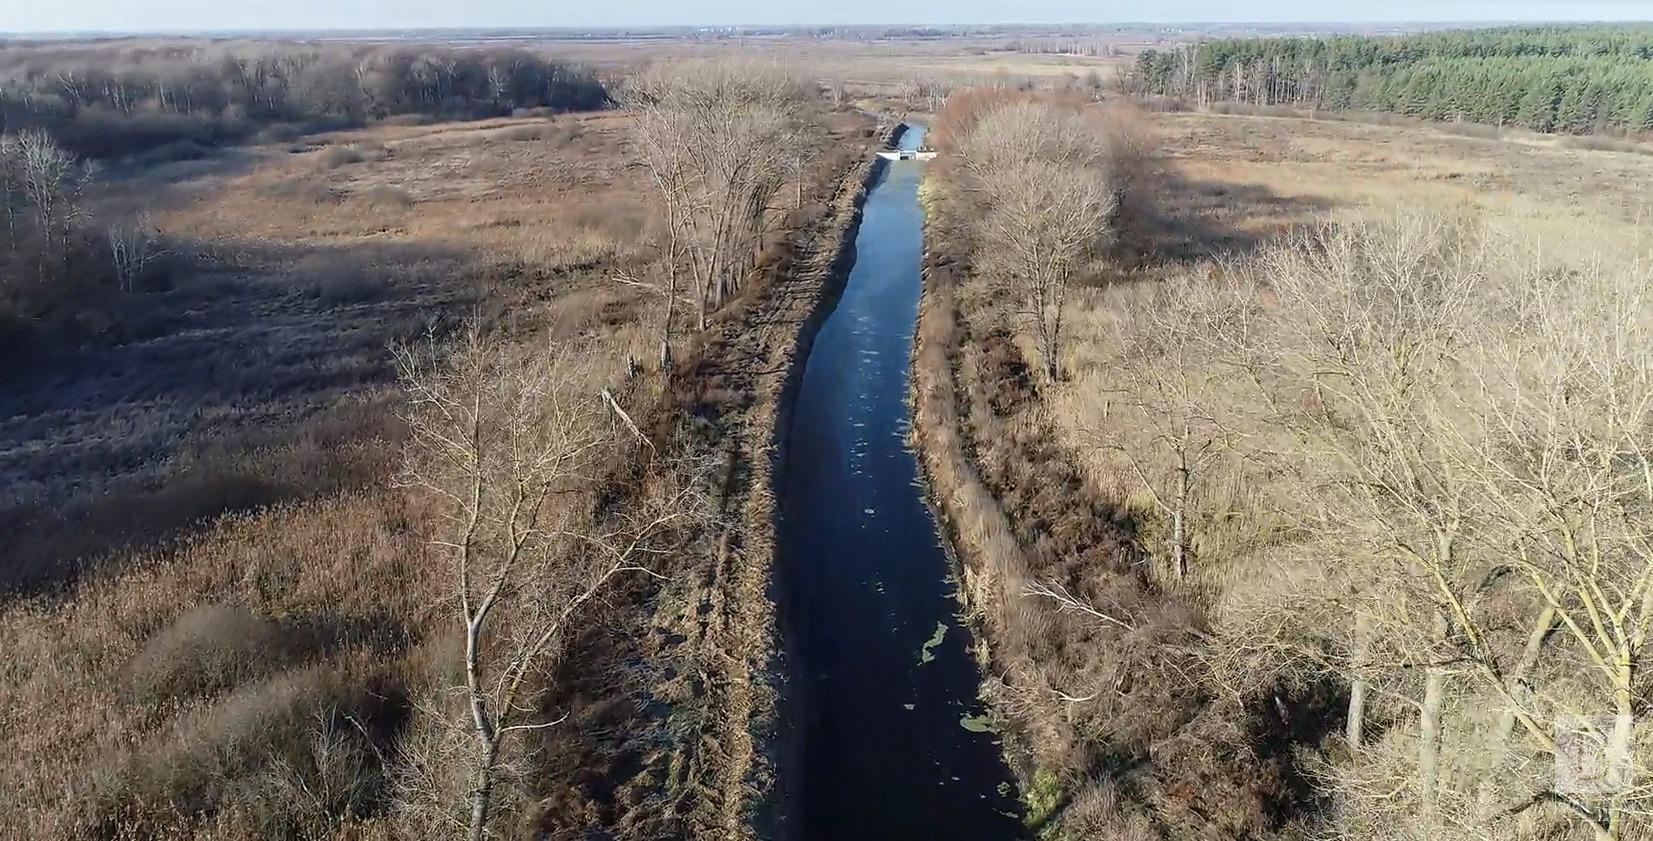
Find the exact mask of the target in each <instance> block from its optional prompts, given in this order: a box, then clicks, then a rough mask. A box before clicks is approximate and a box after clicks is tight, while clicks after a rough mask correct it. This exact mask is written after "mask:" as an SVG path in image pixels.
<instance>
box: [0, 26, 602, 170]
mask: <svg viewBox="0 0 1653 841" xmlns="http://www.w3.org/2000/svg"><path fill="white" fill-rule="evenodd" d="M606 101H607V94H606V92H605V91H604V89H603V85H602V83H601V82H600V81H599V80H598V79H597V77H596V76H595V75H594V74H592V73H591V72H590V71H589V70H586V69H584V68H581V67H578V66H575V65H571V64H567V63H564V62H561V61H556V60H552V59H546V58H543V57H540V56H536V55H533V54H531V53H528V52H526V51H523V50H490V51H461V50H450V49H443V48H439V47H433V46H415V47H399V48H382V47H361V46H347V45H342V44H341V45H335V46H310V45H293V46H286V45H255V44H248V45H244V46H227V45H215V44H202V45H159V46H151V47H133V46H126V47H106V48H98V47H96V46H93V47H87V46H86V45H63V46H61V47H51V46H33V47H29V46H13V47H10V48H5V49H0V131H4V132H15V131H18V130H21V129H27V128H45V129H47V130H49V131H51V132H52V133H53V134H54V135H55V136H57V138H58V139H59V141H60V142H61V143H63V144H64V145H65V146H67V147H69V148H70V149H73V150H74V151H76V152H78V153H80V154H82V155H87V156H91V157H112V156H118V155H128V154H134V153H140V152H144V151H146V150H153V149H155V148H156V147H160V146H165V145H169V144H171V145H174V146H176V145H189V144H196V145H201V144H205V145H210V144H213V143H218V142H223V141H226V140H235V139H239V138H241V137H244V136H247V135H250V134H252V133H253V132H255V131H257V130H259V129H261V128H268V127H270V126H273V125H276V124H283V123H286V124H299V125H300V126H301V127H302V126H304V125H305V124H309V125H311V126H315V125H326V124H328V123H338V124H341V125H342V124H348V123H356V122H362V121H365V120H370V119H381V118H384V117H389V116H393V115H398V114H429V115H434V116H442V117H482V116H490V115H495V114H505V113H510V112H511V111H512V110H513V109H517V108H550V109H556V110H575V109H586V108H595V107H600V106H602V105H603V104H604V103H605V102H606ZM174 151H180V150H177V149H176V148H175V149H174ZM181 151H182V152H183V153H187V149H185V150H181ZM180 156H181V155H180Z"/></svg>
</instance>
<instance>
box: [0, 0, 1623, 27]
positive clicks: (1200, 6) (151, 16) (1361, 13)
mask: <svg viewBox="0 0 1653 841" xmlns="http://www.w3.org/2000/svg"><path fill="white" fill-rule="evenodd" d="M1648 19H1653V0H1388V2H1385V0H1150V1H1149V2H1144V0H1090V2H1084V1H1083V0H1019V1H1018V0H896V1H895V2H878V0H832V2H791V3H789V2H785V0H0V32H46V31H57V32H61V31H111V30H113V31H144V32H153V31H162V32H175V31H201V30H223V29H338V28H374V29H379V28H415V27H448V26H459V27H470V26H476V27H482V26H524V27H526V26H646V25H677V24H690V25H693V24H707V25H718V24H743V23H745V24H780V23H804V24H819V23H1016V22H1021V23H1052V22H1083V23H1110V22H1120V21H1130V22H1142V21H1156V22H1157V21H1163V22H1190V21H1259V22H1262V21H1276V22H1277V21H1351V22H1353V21H1360V22H1370V21H1482V20H1648Z"/></svg>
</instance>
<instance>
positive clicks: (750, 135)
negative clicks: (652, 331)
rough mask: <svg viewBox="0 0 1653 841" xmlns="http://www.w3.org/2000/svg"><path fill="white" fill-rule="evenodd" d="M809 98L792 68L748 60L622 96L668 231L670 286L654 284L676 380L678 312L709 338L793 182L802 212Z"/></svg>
mask: <svg viewBox="0 0 1653 841" xmlns="http://www.w3.org/2000/svg"><path fill="white" fill-rule="evenodd" d="M805 96H806V93H805V88H804V86H803V85H802V84H801V83H800V81H799V79H798V77H797V76H795V75H794V74H793V73H792V72H791V71H790V70H789V69H788V68H787V67H785V66H783V65H778V64H774V63H763V62H756V61H747V60H740V59H721V60H713V61H700V62H683V63H673V64H671V65H669V66H668V65H664V64H662V65H656V66H653V67H651V68H648V69H645V70H644V71H642V72H640V73H639V74H638V75H637V76H636V77H635V78H634V79H632V80H631V81H630V83H629V84H628V86H627V88H626V90H625V91H624V92H623V94H622V97H621V99H622V102H623V103H624V104H625V105H626V107H628V108H630V109H631V110H632V111H633V112H634V113H635V115H636V121H637V128H636V131H635V134H634V135H633V147H634V150H635V154H636V157H637V159H638V160H639V161H640V162H641V163H642V164H643V166H644V167H645V168H646V169H647V171H648V174H649V179H650V181H651V183H652V184H653V186H654V188H655V190H656V191H657V192H658V194H659V199H660V208H661V214H662V217H663V218H662V221H663V223H664V227H665V231H666V242H665V253H664V254H663V255H661V260H660V270H661V274H662V277H661V278H659V279H658V281H657V282H655V283H651V284H650V285H652V286H654V287H655V289H656V291H657V292H658V293H659V295H660V296H661V298H662V300H663V301H664V303H665V312H664V315H663V316H662V318H661V322H660V323H661V338H660V360H661V369H662V371H669V370H670V363H671V345H672V336H673V332H672V331H673V329H674V325H675V323H676V321H677V320H678V318H679V315H678V312H677V307H678V305H679V303H686V304H687V305H688V307H689V311H690V313H691V314H692V317H693V320H694V326H695V329H697V330H705V329H706V324H707V319H708V318H710V316H711V314H712V313H713V312H714V311H716V310H717V309H718V308H719V307H720V306H722V305H723V303H724V302H725V301H726V300H728V299H729V298H730V297H731V296H732V295H734V294H736V293H737V292H739V291H740V288H741V287H742V285H743V284H744V282H745V280H746V277H747V274H748V273H749V272H750V271H751V270H752V268H753V266H754V264H755V261H756V258H757V255H758V252H759V251H760V249H761V247H762V244H763V238H764V235H765V234H766V233H767V232H769V231H770V230H771V229H772V226H774V225H775V224H776V222H777V212H778V208H777V207H775V205H774V201H775V199H776V196H777V195H778V194H779V193H780V191H781V189H782V187H783V186H784V185H785V183H786V180H787V178H788V176H789V175H790V176H793V177H796V178H797V179H798V190H799V200H798V203H799V204H801V203H802V190H803V186H802V182H803V179H804V177H805V174H804V170H805V168H806V167H807V166H808V164H809V162H810V156H808V155H805V154H802V153H801V152H800V149H801V148H802V147H803V146H804V145H805V144H807V143H808V142H810V141H809V138H808V137H807V136H806V133H805V131H804V127H805V119H806V111H805V109H804V107H803V104H804V102H805Z"/></svg>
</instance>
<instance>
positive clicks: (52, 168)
mask: <svg viewBox="0 0 1653 841" xmlns="http://www.w3.org/2000/svg"><path fill="white" fill-rule="evenodd" d="M17 148H18V154H19V156H20V158H21V162H22V179H21V180H22V186H23V192H24V195H25V196H26V197H27V199H28V202H29V205H30V206H31V207H33V208H34V214H35V229H36V232H37V234H38V236H40V238H41V240H42V242H43V243H44V244H45V246H46V247H45V248H43V249H42V250H41V260H42V262H41V266H40V269H41V273H42V274H45V268H46V267H45V262H44V261H45V259H46V257H47V254H48V253H49V252H50V251H52V250H53V249H56V250H57V252H58V262H59V276H60V277H61V276H64V275H66V274H67V273H68V260H69V240H70V235H71V234H72V232H73V230H74V226H75V225H76V224H79V223H81V222H83V221H85V207H84V206H83V205H82V204H81V202H80V199H81V195H82V193H83V192H84V191H85V189H86V186H87V185H88V184H90V183H91V180H92V165H91V164H90V163H82V162H81V161H79V160H78V159H76V158H75V156H74V155H73V154H72V153H70V152H69V151H68V150H66V149H64V148H63V147H61V146H59V145H57V142H56V141H54V140H53V139H52V137H51V135H49V134H47V133H46V132H44V131H41V130H38V129H31V130H29V131H25V132H23V133H21V134H19V135H18V136H17Z"/></svg>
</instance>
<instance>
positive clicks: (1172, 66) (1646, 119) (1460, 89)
mask: <svg viewBox="0 0 1653 841" xmlns="http://www.w3.org/2000/svg"><path fill="white" fill-rule="evenodd" d="M1128 84H1129V88H1130V89H1131V91H1132V92H1133V93H1136V94H1139V95H1157V96H1169V97H1177V98H1183V99H1187V100H1190V101H1197V102H1199V103H1200V104H1202V105H1203V104H1207V103H1211V102H1240V103H1246V104H1251V105H1258V106H1270V105H1286V106H1295V107H1301V108H1324V109H1330V110H1364V111H1388V112H1393V113H1399V114H1405V115H1407V116H1412V117H1418V118H1421V119H1426V120H1438V121H1464V122H1476V123H1486V124H1489V125H1513V126H1520V127H1523V128H1528V129H1532V130H1533V131H1540V132H1561V133H1570V134H1590V133H1597V132H1609V131H1616V132H1644V131H1653V27H1646V26H1584V27H1546V28H1510V29H1489V30H1474V31H1457V32H1431V33H1422V34H1416V35H1407V36H1401V37H1385V38H1375V37H1336V38H1257V39H1223V40H1215V41H1206V42H1203V43H1197V44H1184V45H1180V46H1178V47H1175V48H1172V49H1168V50H1145V51H1144V52H1142V53H1141V54H1140V55H1139V56H1138V58H1137V61H1136V64H1135V66H1134V67H1133V68H1132V70H1131V72H1130V74H1129V77H1128Z"/></svg>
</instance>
